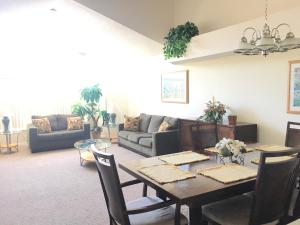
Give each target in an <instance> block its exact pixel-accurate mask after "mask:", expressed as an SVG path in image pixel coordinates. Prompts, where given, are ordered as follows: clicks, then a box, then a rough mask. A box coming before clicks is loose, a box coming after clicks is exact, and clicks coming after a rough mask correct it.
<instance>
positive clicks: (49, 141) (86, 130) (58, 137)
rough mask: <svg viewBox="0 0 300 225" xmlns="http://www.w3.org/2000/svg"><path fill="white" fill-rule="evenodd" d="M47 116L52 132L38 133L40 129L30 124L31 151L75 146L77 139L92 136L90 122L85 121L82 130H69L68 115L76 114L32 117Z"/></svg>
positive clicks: (29, 142)
mask: <svg viewBox="0 0 300 225" xmlns="http://www.w3.org/2000/svg"><path fill="white" fill-rule="evenodd" d="M44 117H47V118H48V120H49V122H50V126H51V130H52V131H51V132H49V133H38V129H37V128H36V127H35V126H34V125H33V124H29V125H28V129H27V131H28V136H27V138H28V145H29V147H30V149H31V152H32V153H34V152H42V151H48V150H54V149H65V148H73V147H74V143H75V142H76V141H79V140H82V139H89V138H90V124H89V123H83V126H82V129H80V130H67V117H74V115H63V114H58V115H48V116H32V117H31V118H32V119H40V118H44Z"/></svg>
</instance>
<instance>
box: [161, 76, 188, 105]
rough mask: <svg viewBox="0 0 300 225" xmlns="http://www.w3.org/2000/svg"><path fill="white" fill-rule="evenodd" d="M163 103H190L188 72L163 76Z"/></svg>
mask: <svg viewBox="0 0 300 225" xmlns="http://www.w3.org/2000/svg"><path fill="white" fill-rule="evenodd" d="M161 101H162V102H168V103H182V104H188V103H189V71H188V70H182V71H176V72H171V73H165V74H162V75H161Z"/></svg>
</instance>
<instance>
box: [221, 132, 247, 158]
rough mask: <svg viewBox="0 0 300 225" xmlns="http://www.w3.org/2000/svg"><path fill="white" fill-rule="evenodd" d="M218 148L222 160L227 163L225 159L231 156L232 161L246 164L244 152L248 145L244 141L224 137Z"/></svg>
mask: <svg viewBox="0 0 300 225" xmlns="http://www.w3.org/2000/svg"><path fill="white" fill-rule="evenodd" d="M216 149H217V150H218V154H219V156H220V162H222V163H223V164H225V161H224V159H225V158H226V157H228V158H229V160H230V162H233V163H238V164H244V155H243V154H244V153H245V152H246V145H245V143H244V142H242V141H238V140H232V139H227V138H223V139H222V140H221V141H219V142H218V143H217V144H216Z"/></svg>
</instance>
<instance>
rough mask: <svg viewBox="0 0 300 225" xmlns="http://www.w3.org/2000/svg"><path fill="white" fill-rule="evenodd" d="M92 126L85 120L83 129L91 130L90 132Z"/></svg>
mask: <svg viewBox="0 0 300 225" xmlns="http://www.w3.org/2000/svg"><path fill="white" fill-rule="evenodd" d="M90 126H91V125H90V123H88V122H84V123H83V130H84V131H89V132H90V130H91V128H90Z"/></svg>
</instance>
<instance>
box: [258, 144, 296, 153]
mask: <svg viewBox="0 0 300 225" xmlns="http://www.w3.org/2000/svg"><path fill="white" fill-rule="evenodd" d="M255 149H256V150H258V151H263V152H270V151H282V150H288V149H291V148H290V147H286V146H281V145H261V146H257V147H255Z"/></svg>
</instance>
